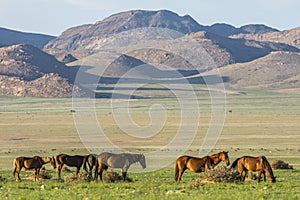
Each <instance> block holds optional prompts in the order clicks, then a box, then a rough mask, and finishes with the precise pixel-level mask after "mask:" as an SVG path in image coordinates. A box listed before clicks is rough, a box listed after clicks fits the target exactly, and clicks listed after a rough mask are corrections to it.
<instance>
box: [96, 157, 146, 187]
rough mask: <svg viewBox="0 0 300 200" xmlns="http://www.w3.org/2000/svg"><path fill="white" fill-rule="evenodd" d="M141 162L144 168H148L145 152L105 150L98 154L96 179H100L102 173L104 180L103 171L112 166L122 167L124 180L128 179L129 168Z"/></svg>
mask: <svg viewBox="0 0 300 200" xmlns="http://www.w3.org/2000/svg"><path fill="white" fill-rule="evenodd" d="M136 162H139V163H140V164H141V166H142V167H143V169H145V168H146V159H145V156H144V155H143V154H129V153H121V154H113V153H108V152H104V153H101V154H99V155H98V158H97V162H96V169H95V180H98V174H99V175H100V180H101V181H102V173H103V171H104V170H107V169H108V167H111V168H121V169H122V177H123V180H124V181H125V180H126V174H127V170H128V169H129V167H130V165H131V164H133V163H136Z"/></svg>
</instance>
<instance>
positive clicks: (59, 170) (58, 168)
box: [57, 164, 64, 179]
mask: <svg viewBox="0 0 300 200" xmlns="http://www.w3.org/2000/svg"><path fill="white" fill-rule="evenodd" d="M63 166H64V164H60V165H58V167H57V173H58V179H61V176H60V172H61V170H62V168H63Z"/></svg>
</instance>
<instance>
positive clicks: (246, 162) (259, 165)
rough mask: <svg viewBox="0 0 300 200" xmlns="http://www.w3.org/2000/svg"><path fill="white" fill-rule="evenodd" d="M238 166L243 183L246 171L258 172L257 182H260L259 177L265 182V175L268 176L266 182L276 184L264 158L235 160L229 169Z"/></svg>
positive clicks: (244, 157)
mask: <svg viewBox="0 0 300 200" xmlns="http://www.w3.org/2000/svg"><path fill="white" fill-rule="evenodd" d="M236 166H238V170H239V172H240V174H241V176H242V178H243V181H245V178H246V175H247V173H248V171H253V172H258V182H260V178H261V175H262V176H263V179H264V181H266V173H267V174H268V180H269V181H270V182H276V177H275V176H274V175H273V171H272V167H271V165H270V163H269V162H268V160H267V158H266V157H265V156H260V157H252V156H243V157H240V158H238V159H236V160H235V161H234V162H233V163H232V165H231V168H235V167H236Z"/></svg>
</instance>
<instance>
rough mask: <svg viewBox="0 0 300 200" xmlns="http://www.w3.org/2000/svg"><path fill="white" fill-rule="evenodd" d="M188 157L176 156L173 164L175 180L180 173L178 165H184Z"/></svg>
mask: <svg viewBox="0 0 300 200" xmlns="http://www.w3.org/2000/svg"><path fill="white" fill-rule="evenodd" d="M189 159H190V157H189V156H181V157H179V158H177V160H176V164H175V177H174V178H175V181H178V177H179V176H181V175H180V167H181V168H182V165H183V166H184V167H186V165H187V162H188V161H189Z"/></svg>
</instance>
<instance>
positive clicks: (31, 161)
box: [13, 156, 56, 181]
mask: <svg viewBox="0 0 300 200" xmlns="http://www.w3.org/2000/svg"><path fill="white" fill-rule="evenodd" d="M49 162H50V164H51V165H52V167H53V168H54V169H55V168H56V162H55V159H54V157H40V156H33V157H23V156H22V157H18V158H15V159H14V161H13V176H14V177H15V178H16V181H18V180H21V178H20V172H21V169H22V168H23V167H24V168H25V169H35V174H34V175H35V176H34V181H36V180H39V174H40V170H41V168H42V166H43V165H44V164H46V163H49Z"/></svg>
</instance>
